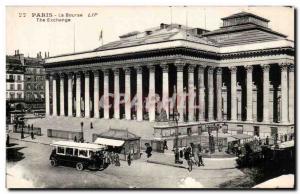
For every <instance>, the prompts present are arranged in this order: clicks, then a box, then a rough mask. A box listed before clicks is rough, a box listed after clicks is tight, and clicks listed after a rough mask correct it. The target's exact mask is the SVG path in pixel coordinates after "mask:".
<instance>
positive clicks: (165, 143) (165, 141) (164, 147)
mask: <svg viewBox="0 0 300 194" xmlns="http://www.w3.org/2000/svg"><path fill="white" fill-rule="evenodd" d="M163 149H164V150H168V144H167V140H166V139H165V140H164V146H163Z"/></svg>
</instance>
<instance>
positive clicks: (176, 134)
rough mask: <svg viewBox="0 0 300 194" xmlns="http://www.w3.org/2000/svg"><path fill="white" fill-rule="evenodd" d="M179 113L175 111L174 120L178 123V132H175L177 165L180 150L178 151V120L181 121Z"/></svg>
mask: <svg viewBox="0 0 300 194" xmlns="http://www.w3.org/2000/svg"><path fill="white" fill-rule="evenodd" d="M179 116H180V115H179V113H178V112H177V110H176V111H174V119H175V122H176V131H175V164H177V163H178V162H179V150H178V131H179V128H178V120H179Z"/></svg>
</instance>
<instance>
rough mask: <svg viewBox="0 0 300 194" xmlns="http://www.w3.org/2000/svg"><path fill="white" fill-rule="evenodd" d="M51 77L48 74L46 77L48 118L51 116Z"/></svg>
mask: <svg viewBox="0 0 300 194" xmlns="http://www.w3.org/2000/svg"><path fill="white" fill-rule="evenodd" d="M49 80H50V75H49V74H46V77H45V106H46V107H45V110H46V117H48V116H50V82H49Z"/></svg>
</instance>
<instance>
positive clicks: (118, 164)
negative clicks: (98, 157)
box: [115, 153, 121, 166]
mask: <svg viewBox="0 0 300 194" xmlns="http://www.w3.org/2000/svg"><path fill="white" fill-rule="evenodd" d="M115 166H121V163H120V157H119V155H118V154H117V153H115Z"/></svg>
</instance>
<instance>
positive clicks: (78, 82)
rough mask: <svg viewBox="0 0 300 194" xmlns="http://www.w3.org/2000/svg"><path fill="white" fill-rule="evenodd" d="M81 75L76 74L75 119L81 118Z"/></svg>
mask: <svg viewBox="0 0 300 194" xmlns="http://www.w3.org/2000/svg"><path fill="white" fill-rule="evenodd" d="M80 98H81V73H80V72H76V117H81V107H80V104H81V103H80V100H81V99H80Z"/></svg>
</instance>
